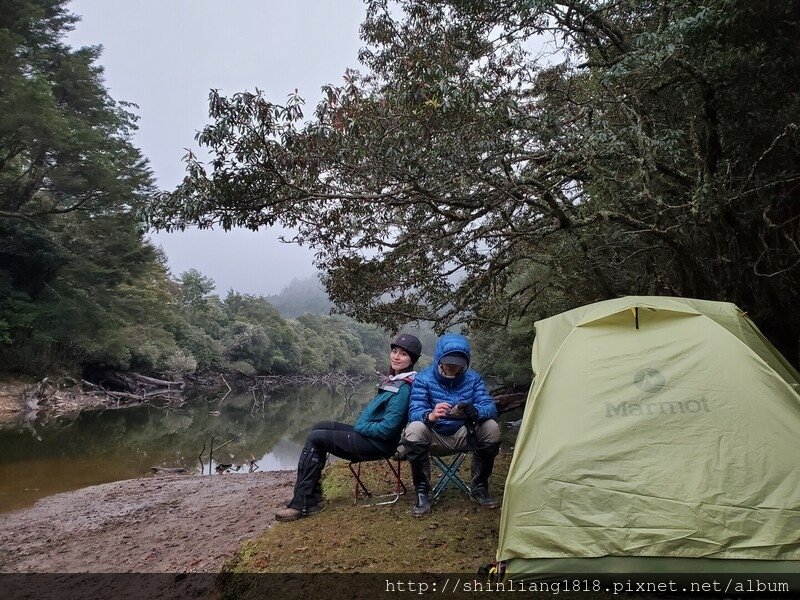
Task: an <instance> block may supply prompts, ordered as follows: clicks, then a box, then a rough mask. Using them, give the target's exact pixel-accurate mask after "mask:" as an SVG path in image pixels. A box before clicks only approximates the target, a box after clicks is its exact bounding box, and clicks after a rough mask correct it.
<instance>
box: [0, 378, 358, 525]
mask: <svg viewBox="0 0 800 600" xmlns="http://www.w3.org/2000/svg"><path fill="white" fill-rule="evenodd" d="M372 393H373V386H372V385H371V384H365V385H363V386H360V387H359V388H357V389H356V390H355V391H354V390H352V389H349V390H341V389H331V388H329V387H327V386H302V387H296V388H292V389H287V390H282V391H280V392H275V393H273V395H272V397H271V398H269V399H267V401H261V400H260V399H259V400H256V399H254V398H253V396H252V395H250V394H240V395H234V394H230V395H228V396H227V398H225V399H224V400H223V401H222V402H220V398H221V396H222V395H221V394H220V395H214V396H211V397H202V396H199V397H196V398H193V399H191V400H190V401H189V402H188V403H187V404H186V405H185V406H183V407H181V408H179V409H170V408H157V407H152V406H141V407H134V408H127V409H121V410H106V411H95V412H86V413H81V414H79V415H78V416H77V417H71V418H58V419H55V420H53V421H51V422H48V423H47V424H35V423H34V424H33V426H32V427H29V426H24V427H16V428H6V429H0V511H8V510H14V509H17V508H21V507H24V506H28V505H30V504H33V503H34V502H35V501H36V500H38V499H39V498H42V497H44V496H48V495H50V494H55V493H59V492H64V491H68V490H74V489H78V488H81V487H86V486H89V485H95V484H99V483H106V482H109V481H118V480H121V479H130V478H133V477H141V476H143V475H146V474H148V473H150V468H151V467H154V466H163V467H182V468H184V469H187V470H188V471H190V472H193V473H200V472H201V466H200V464H201V463H200V451H201V449H202V448H203V446H204V441H205V452H204V456H203V458H204V461H203V463H204V471H205V472H206V473H208V472H209V464H208V451H209V449H210V442H211V436H213V438H214V447H215V448H219V450H218V451H217V450H215V451H214V461H213V462H212V464H211V469H210V470H211V472H212V473H214V472H215V469H216V467H217V466H218V465H219V464H220V463H222V464H231V465H234V468H235V467H236V466H239V471H238V472H240V473H243V472H247V471H248V470H249V468H250V462H251V461H255V464H256V465H257V466H258V470H259V471H272V470H281V469H294V468H295V467H296V466H297V457H298V455H299V452H300V449H301V448H302V444H303V442H304V440H305V436H306V433H307V432H308V430H309V429H310V427H311V426H312V425H313V424H314V423H315V422H317V421H320V420H325V419H334V420H339V421H347V422H353V420H354V415H355V413H356V412H358V410H360V408H361V407H362V406H363V405H364V404H365V403H366V402H367V401H368V400H369V398H371V396H372ZM231 440H233V441H231ZM226 442H230V443H227V444H226ZM223 444H226V445H225V446H224V447H222V445H223ZM214 476H216V473H215V475H214ZM226 476H227V475H226Z"/></svg>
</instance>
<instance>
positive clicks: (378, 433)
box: [275, 333, 422, 521]
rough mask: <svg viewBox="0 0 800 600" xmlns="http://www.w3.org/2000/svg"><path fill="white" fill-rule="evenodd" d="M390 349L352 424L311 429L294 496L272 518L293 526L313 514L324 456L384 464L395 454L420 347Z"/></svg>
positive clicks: (407, 342)
mask: <svg viewBox="0 0 800 600" xmlns="http://www.w3.org/2000/svg"><path fill="white" fill-rule="evenodd" d="M390 348H391V352H390V354H389V375H388V376H387V377H384V378H382V380H381V382H380V384H379V385H378V393H377V395H376V396H375V397H374V398H373V399H372V401H371V402H370V403H369V404H368V405H367V407H366V408H365V409H364V411H363V412H362V413H361V416H360V417H359V418H358V421H356V424H355V425H348V424H346V423H339V422H337V421H322V422H320V423H317V424H316V425H314V427H313V428H312V429H311V432H310V433H309V434H308V437H307V438H306V444H305V447H304V448H303V452H302V453H301V454H300V461H299V462H298V464H297V482H296V483H295V486H294V495H293V497H292V500H291V501H290V502H289V504H288V505H287V507H286V508H284V509H283V510H281V511H278V512H277V513H276V514H275V518H276V519H277V520H278V521H295V520H297V519H299V518H301V517H307V516H310V515H313V514H314V513H316V512H319V510H320V508H321V502H322V486H321V485H320V477H321V476H322V469H323V468H324V467H325V461H326V460H327V458H328V454H333V455H334V456H339V457H341V458H344V459H346V460H354V461H362V460H375V459H378V458H386V457H389V456H392V455H393V454H394V453H395V451H396V450H397V444H398V443H399V441H400V434H401V433H402V431H403V426H404V425H405V423H406V418H407V415H408V399H409V397H410V395H411V383H412V382H413V381H414V376H415V375H416V371H414V370H413V369H414V363H416V362H417V360H419V356H420V354H422V344H421V343H420V341H419V339H417V338H416V337H415V336H413V335H409V334H407V333H401V334H400V335H398V336H397V337H396V338H395V340H394V341H393V342H392V343H391V344H390Z"/></svg>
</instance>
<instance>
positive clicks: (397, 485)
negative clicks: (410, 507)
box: [347, 458, 408, 506]
mask: <svg viewBox="0 0 800 600" xmlns="http://www.w3.org/2000/svg"><path fill="white" fill-rule="evenodd" d="M376 461H383V462H384V463H385V464H386V466H388V467H389V470H390V471H391V472H392V475H393V477H394V492H390V493H387V494H378V495H375V494H373V493H372V492H371V491H370V490H369V489H368V488H367V486H366V484H365V483H364V481H363V480H362V479H361V463H362V462H376ZM393 461H394V463H397V466H395V465H394V464H393ZM347 466H348V467H349V468H350V472H351V473H352V474H353V477H355V480H356V483H355V490H354V492H353V504H354V505H358V501H359V500H362V499H364V498H366V502H364V503H362V504H361V506H381V505H383V504H394V503H395V502H397V501H398V500H399V499H400V496H403V495H404V494H405V493H406V492H407V491H408V490H407V489H406V484H405V483H403V479H402V477H401V474H400V460H399V459H396V458H377V459H373V460H364V461H350V463H349V464H348V465H347ZM384 498H387V499H386V500H384Z"/></svg>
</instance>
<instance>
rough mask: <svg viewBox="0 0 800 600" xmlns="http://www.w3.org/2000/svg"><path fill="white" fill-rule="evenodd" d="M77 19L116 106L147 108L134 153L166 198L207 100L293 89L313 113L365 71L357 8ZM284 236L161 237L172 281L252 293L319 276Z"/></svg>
mask: <svg viewBox="0 0 800 600" xmlns="http://www.w3.org/2000/svg"><path fill="white" fill-rule="evenodd" d="M70 8H71V10H72V12H74V13H76V14H78V15H80V16H81V18H82V20H81V22H80V23H78V24H77V26H76V28H75V31H74V32H72V33H71V34H70V36H69V39H68V41H69V42H70V43H71V44H72V45H73V46H86V45H97V44H100V45H102V46H103V49H104V50H103V55H102V56H101V58H100V61H99V62H100V64H101V65H103V66H104V67H105V81H106V86H107V87H108V88H109V90H110V92H111V95H112V97H114V98H115V99H116V100H127V101H130V102H135V103H136V104H138V105H139V109H138V111H137V113H138V115H139V116H140V118H141V119H140V121H139V131H138V132H137V134H136V136H135V139H134V141H135V143H136V145H137V146H138V147H139V148H141V150H142V151H143V152H144V154H145V156H147V157H148V158H149V160H150V164H151V166H152V169H153V172H154V174H155V176H156V178H157V181H158V184H159V187H161V188H162V189H172V188H174V187H175V185H177V183H178V182H179V181H180V180H181V179H182V178H183V175H184V167H183V163H182V162H181V157H182V156H183V155H184V154H185V150H184V149H185V148H192V149H196V146H195V142H194V135H195V133H196V132H197V131H198V130H199V129H201V128H202V127H203V125H205V124H206V123H207V122H208V101H207V100H208V91H209V90H210V89H211V88H218V89H220V90H221V91H222V92H223V93H224V94H233V93H235V92H239V91H243V90H251V91H253V90H254V89H255V88H256V87H258V88H259V89H261V90H264V91H265V92H266V93H267V97H268V98H269V99H271V100H273V101H276V102H283V101H284V100H285V98H286V96H287V95H288V94H289V93H291V92H293V91H294V90H295V88H296V89H298V90H299V91H300V94H301V95H302V96H303V97H304V98H305V100H306V109H307V110H306V114H307V115H308V114H311V112H312V111H313V107H314V106H315V105H316V102H317V100H318V99H319V98H320V96H321V94H320V87H321V86H322V85H324V84H325V83H335V84H338V83H341V81H342V74H343V73H344V71H345V69H346V68H347V67H357V66H358V61H357V53H358V49H359V47H360V46H361V43H360V40H359V37H358V28H359V25H360V23H361V21H362V20H363V17H364V12H365V8H364V6H363V4H362V2H361V0H291V1H285V0H235V1H234V0H228V1H227V2H222V1H220V0H138V1H136V2H131V1H130V0H72V2H71V3H70ZM279 233H280V232H279V231H278V230H276V229H265V230H261V231H259V232H256V233H253V232H249V231H245V230H237V231H233V232H230V233H224V232H222V231H197V230H194V231H187V232H184V233H176V234H157V235H153V236H152V239H153V240H154V241H155V242H156V243H157V244H160V245H161V246H162V247H163V248H164V250H165V251H166V253H167V256H168V257H169V264H170V268H171V270H172V272H173V273H174V274H176V275H177V274H179V273H181V272H183V271H185V270H186V269H189V268H192V267H193V268H196V269H199V270H200V271H202V272H203V273H205V274H206V275H208V276H210V277H212V278H213V279H214V280H215V281H216V282H217V291H218V292H219V293H223V294H224V292H225V291H226V290H227V289H229V288H233V289H235V290H238V291H242V292H247V293H255V294H262V293H263V294H272V293H276V292H278V291H280V290H281V289H282V288H283V287H284V286H285V285H286V284H287V283H289V281H291V279H292V278H293V277H300V278H304V277H308V276H309V275H311V274H313V273H314V272H315V269H314V267H313V265H312V264H311V260H312V253H311V252H310V251H309V250H308V249H305V248H299V247H297V246H294V245H287V244H281V243H280V242H278V241H277V237H278V234H279Z"/></svg>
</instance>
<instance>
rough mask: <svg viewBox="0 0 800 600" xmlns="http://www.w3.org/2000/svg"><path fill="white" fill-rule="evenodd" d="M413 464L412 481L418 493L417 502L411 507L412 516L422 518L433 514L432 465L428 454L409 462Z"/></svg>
mask: <svg viewBox="0 0 800 600" xmlns="http://www.w3.org/2000/svg"><path fill="white" fill-rule="evenodd" d="M409 462H410V463H411V479H412V480H413V482H414V491H415V492H416V493H417V501H416V502H415V503H414V506H412V507H411V514H412V515H414V516H415V517H421V516H423V515H427V514H428V513H429V512H431V499H430V496H429V494H430V491H431V463H430V460H429V459H428V455H427V453H423V456H422V457H420V458H416V459H415V460H411V461H409Z"/></svg>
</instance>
